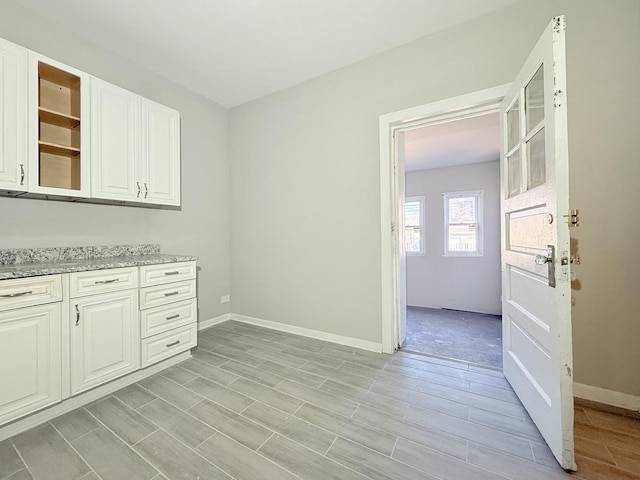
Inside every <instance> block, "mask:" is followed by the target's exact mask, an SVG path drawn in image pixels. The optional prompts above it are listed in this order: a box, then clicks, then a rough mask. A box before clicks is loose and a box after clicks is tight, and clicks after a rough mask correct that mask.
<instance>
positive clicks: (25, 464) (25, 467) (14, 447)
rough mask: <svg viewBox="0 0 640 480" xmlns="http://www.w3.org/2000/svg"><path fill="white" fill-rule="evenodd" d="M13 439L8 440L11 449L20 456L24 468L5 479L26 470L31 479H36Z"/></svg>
mask: <svg viewBox="0 0 640 480" xmlns="http://www.w3.org/2000/svg"><path fill="white" fill-rule="evenodd" d="M45 423H48V422H45ZM12 438H14V437H10V438H8V439H7V440H8V441H9V443H10V444H11V447H13V450H14V451H15V452H16V454H17V455H18V457H20V461H21V462H22V466H23V468H20V469H18V470H16V471H15V472H13V473H10V474H9V475H7V476H6V477H4V478H8V477H9V476H11V475H14V474H16V473H18V472H20V471H22V470H26V471H27V472H29V475H31V477H32V478H35V477H34V476H33V472H32V471H31V469H30V468H29V465H27V462H26V461H25V459H24V457H23V456H22V454H21V453H20V450H18V447H17V446H16V444H15V443H13V440H12ZM3 441H4V440H3Z"/></svg>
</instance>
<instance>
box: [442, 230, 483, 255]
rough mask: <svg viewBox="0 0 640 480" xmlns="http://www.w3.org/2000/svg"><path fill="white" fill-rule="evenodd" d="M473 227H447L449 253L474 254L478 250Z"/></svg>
mask: <svg viewBox="0 0 640 480" xmlns="http://www.w3.org/2000/svg"><path fill="white" fill-rule="evenodd" d="M476 238H477V235H476V226H475V225H449V251H450V252H475V251H477V250H478V243H477V240H476Z"/></svg>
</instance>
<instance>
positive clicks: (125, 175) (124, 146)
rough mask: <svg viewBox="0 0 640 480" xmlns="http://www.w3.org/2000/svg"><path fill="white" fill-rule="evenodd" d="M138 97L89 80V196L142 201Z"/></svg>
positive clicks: (101, 82) (97, 81) (96, 80)
mask: <svg viewBox="0 0 640 480" xmlns="http://www.w3.org/2000/svg"><path fill="white" fill-rule="evenodd" d="M140 175H141V173H140V96H138V95H136V94H134V93H132V92H129V91H127V90H124V89H123V88H120V87H116V86H115V85H111V84H110V83H107V82H104V81H102V80H99V79H97V78H94V77H92V78H91V196H92V197H94V198H105V199H110V200H123V201H141V200H142V199H141V195H142V179H141V178H140Z"/></svg>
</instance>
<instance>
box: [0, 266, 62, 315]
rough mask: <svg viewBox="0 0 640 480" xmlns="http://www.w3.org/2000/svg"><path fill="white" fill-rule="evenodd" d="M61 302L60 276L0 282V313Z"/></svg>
mask: <svg viewBox="0 0 640 480" xmlns="http://www.w3.org/2000/svg"><path fill="white" fill-rule="evenodd" d="M61 301H62V277H61V276H60V275H45V276H41V277H30V278H15V279H11V280H0V311H2V310H11V309H13V308H19V307H25V306H31V305H41V304H43V303H51V302H61Z"/></svg>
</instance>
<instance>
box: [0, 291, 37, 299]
mask: <svg viewBox="0 0 640 480" xmlns="http://www.w3.org/2000/svg"><path fill="white" fill-rule="evenodd" d="M32 293H33V291H32V290H29V291H28V292H18V293H7V294H5V295H0V297H2V298H15V297H22V296H24V295H31V294H32Z"/></svg>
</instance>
